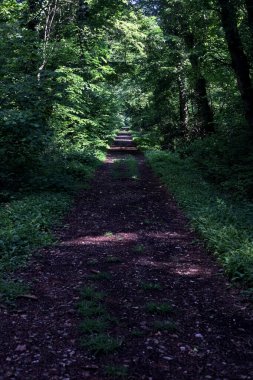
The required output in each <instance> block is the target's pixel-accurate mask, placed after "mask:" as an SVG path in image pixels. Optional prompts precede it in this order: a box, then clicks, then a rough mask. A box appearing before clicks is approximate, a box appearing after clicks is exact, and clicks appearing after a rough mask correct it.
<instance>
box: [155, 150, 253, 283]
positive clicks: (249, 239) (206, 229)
mask: <svg viewBox="0 0 253 380" xmlns="http://www.w3.org/2000/svg"><path fill="white" fill-rule="evenodd" d="M147 157H148V160H149V162H150V164H151V166H152V168H153V169H154V171H155V172H156V173H157V174H158V175H159V176H160V177H161V179H162V181H163V182H164V183H165V184H166V185H167V186H168V188H169V189H170V191H171V192H172V193H173V194H175V197H176V199H177V200H178V201H179V203H180V204H181V205H182V206H183V208H184V209H185V211H186V212H187V215H188V216H189V218H190V220H191V222H192V224H193V226H194V227H195V228H196V230H197V231H198V232H200V234H201V235H202V236H203V237H204V238H205V240H206V242H207V245H208V246H209V247H210V248H211V249H212V251H214V253H215V254H216V255H217V257H218V258H219V260H220V262H221V263H222V264H223V266H224V268H225V270H226V272H227V274H228V275H229V276H230V277H231V278H232V279H233V280H234V281H240V282H241V283H242V284H245V285H247V286H251V287H252V284H253V228H252V226H253V223H252V221H253V207H252V203H250V202H246V201H235V200H234V199H233V198H232V199H231V197H228V196H225V195H224V194H223V195H222V194H220V193H219V192H217V190H215V188H214V187H213V186H212V185H211V184H209V183H208V182H206V181H205V180H204V179H203V177H202V176H201V173H200V171H199V170H198V169H197V168H196V166H195V165H194V164H193V162H192V161H191V160H189V159H181V158H179V156H178V155H176V154H173V153H165V152H151V153H149V154H147Z"/></svg>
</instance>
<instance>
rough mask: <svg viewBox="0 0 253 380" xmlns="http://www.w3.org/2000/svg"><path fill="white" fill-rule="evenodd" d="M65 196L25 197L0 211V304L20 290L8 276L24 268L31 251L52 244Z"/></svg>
mask: <svg viewBox="0 0 253 380" xmlns="http://www.w3.org/2000/svg"><path fill="white" fill-rule="evenodd" d="M70 203H71V197H70V196H68V195H66V194H55V193H41V194H36V195H29V196H26V197H24V198H23V199H21V200H15V201H12V202H9V203H6V204H3V205H2V206H1V207H0V300H1V299H3V300H9V299H11V300H14V299H15V298H17V297H18V296H19V295H21V294H22V293H24V292H25V290H24V289H23V287H24V288H25V285H24V286H21V285H20V284H19V283H17V282H15V281H13V280H10V279H9V278H8V276H9V275H8V273H9V272H11V271H13V270H15V269H17V268H18V267H21V266H24V265H25V263H26V262H27V259H28V258H29V256H30V255H31V254H32V252H33V251H34V250H35V249H38V248H40V247H43V246H46V245H49V244H51V243H53V241H54V239H53V235H52V233H51V232H50V229H51V228H52V226H55V225H57V223H59V221H60V220H61V218H62V217H63V215H64V213H65V212H66V209H67V208H68V207H69V206H70Z"/></svg>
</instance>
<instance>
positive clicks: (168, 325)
mask: <svg viewBox="0 0 253 380" xmlns="http://www.w3.org/2000/svg"><path fill="white" fill-rule="evenodd" d="M154 329H155V330H157V331H168V332H175V331H177V330H178V327H177V324H176V323H175V322H174V321H172V320H167V321H155V322H154Z"/></svg>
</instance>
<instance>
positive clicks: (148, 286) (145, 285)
mask: <svg viewBox="0 0 253 380" xmlns="http://www.w3.org/2000/svg"><path fill="white" fill-rule="evenodd" d="M141 288H142V289H143V290H162V287H161V285H160V284H159V283H158V282H142V283H141Z"/></svg>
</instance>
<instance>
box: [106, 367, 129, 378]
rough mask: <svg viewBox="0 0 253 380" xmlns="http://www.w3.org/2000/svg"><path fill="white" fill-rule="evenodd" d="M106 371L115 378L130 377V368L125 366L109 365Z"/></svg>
mask: <svg viewBox="0 0 253 380" xmlns="http://www.w3.org/2000/svg"><path fill="white" fill-rule="evenodd" d="M105 373H106V375H107V376H109V377H110V378H113V379H126V378H127V377H128V368H126V367H123V366H115V365H108V366H107V367H106V368H105Z"/></svg>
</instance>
